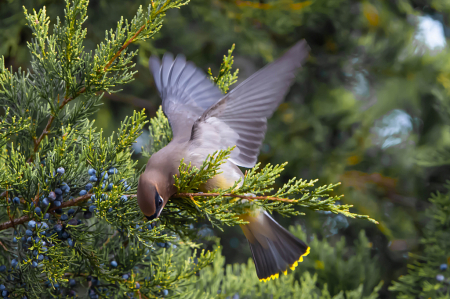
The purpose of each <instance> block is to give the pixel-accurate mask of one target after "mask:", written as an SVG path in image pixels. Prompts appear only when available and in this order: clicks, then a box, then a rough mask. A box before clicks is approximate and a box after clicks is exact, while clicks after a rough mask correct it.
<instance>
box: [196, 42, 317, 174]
mask: <svg viewBox="0 0 450 299" xmlns="http://www.w3.org/2000/svg"><path fill="white" fill-rule="evenodd" d="M308 52H309V47H308V45H307V44H306V42H305V41H304V40H302V41H300V42H298V43H297V44H296V45H294V46H293V47H292V48H291V49H289V50H288V51H287V52H286V53H285V54H284V55H283V56H282V57H280V58H279V59H277V60H276V61H274V62H273V63H271V64H269V65H267V66H266V67H264V68H263V69H261V70H259V71H258V72H256V73H255V74H253V75H252V76H251V77H249V78H248V79H247V80H245V81H244V82H242V83H241V84H240V85H239V86H237V87H236V88H235V89H233V90H232V91H231V92H230V93H228V94H227V95H225V96H224V97H223V98H222V99H221V100H220V101H218V102H217V103H216V104H214V105H213V106H211V107H210V108H209V109H208V110H206V111H205V112H204V113H203V115H202V117H201V118H199V119H198V120H197V121H196V122H195V123H194V127H193V128H192V134H191V140H190V143H191V145H190V146H191V147H192V150H195V148H199V149H202V148H203V149H205V152H206V149H210V151H214V150H218V149H226V148H228V147H230V146H234V145H236V149H235V150H234V151H233V152H232V154H231V157H230V161H231V162H233V163H234V164H236V165H238V166H242V167H249V168H250V167H253V166H254V165H255V164H256V161H257V157H258V154H259V149H260V147H261V144H262V141H263V139H264V135H265V132H266V128H267V118H269V117H270V116H271V115H272V114H273V112H274V111H275V109H276V108H277V107H278V105H279V104H280V102H281V101H282V100H283V98H284V96H285V95H286V93H287V92H288V89H289V87H290V86H291V84H292V83H293V81H294V78H295V74H296V71H297V70H298V69H299V68H300V67H301V65H302V63H303V61H304V60H305V59H306V58H307V57H308Z"/></svg>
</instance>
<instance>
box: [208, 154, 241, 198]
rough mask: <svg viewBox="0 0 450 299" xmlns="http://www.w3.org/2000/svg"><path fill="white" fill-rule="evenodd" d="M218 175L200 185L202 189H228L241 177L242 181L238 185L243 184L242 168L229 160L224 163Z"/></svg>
mask: <svg viewBox="0 0 450 299" xmlns="http://www.w3.org/2000/svg"><path fill="white" fill-rule="evenodd" d="M219 172H221V173H218V174H217V175H216V176H214V177H213V178H211V179H209V180H208V181H207V182H206V183H204V184H202V185H201V186H200V190H201V191H202V192H208V191H210V190H213V189H217V188H220V189H228V188H231V187H233V185H234V183H235V182H236V181H238V180H239V179H240V178H242V179H241V181H240V182H239V184H238V185H237V187H240V186H242V183H243V180H244V175H243V174H242V172H241V170H240V169H239V168H238V167H237V166H236V165H234V164H233V163H231V162H229V161H227V162H226V163H224V164H222V166H221V167H220V170H219Z"/></svg>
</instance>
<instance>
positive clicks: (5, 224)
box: [0, 193, 92, 231]
mask: <svg viewBox="0 0 450 299" xmlns="http://www.w3.org/2000/svg"><path fill="white" fill-rule="evenodd" d="M91 196H92V194H91V193H88V194H86V195H83V196H80V197H77V198H75V199H72V200H68V201H66V202H63V203H62V204H61V205H60V206H59V207H53V208H50V209H49V210H48V212H53V211H54V210H56V209H62V208H66V207H72V206H76V205H79V204H80V203H83V202H84V201H86V200H87V199H89V198H91ZM31 219H33V217H29V216H22V217H20V218H16V219H11V220H10V221H7V222H3V223H2V224H0V231H2V230H5V229H8V228H10V227H13V226H15V225H18V224H22V223H25V222H27V221H29V220H31Z"/></svg>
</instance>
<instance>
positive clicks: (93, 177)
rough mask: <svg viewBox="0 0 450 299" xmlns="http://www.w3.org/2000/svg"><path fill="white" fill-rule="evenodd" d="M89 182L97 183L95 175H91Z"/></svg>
mask: <svg viewBox="0 0 450 299" xmlns="http://www.w3.org/2000/svg"><path fill="white" fill-rule="evenodd" d="M89 181H91V182H97V177H96V176H95V175H92V176H91V177H90V178H89Z"/></svg>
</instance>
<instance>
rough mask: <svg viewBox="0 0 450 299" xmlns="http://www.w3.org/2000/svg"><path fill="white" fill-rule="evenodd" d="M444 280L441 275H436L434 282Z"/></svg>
mask: <svg viewBox="0 0 450 299" xmlns="http://www.w3.org/2000/svg"><path fill="white" fill-rule="evenodd" d="M444 279H445V277H444V275H442V274H438V275H436V280H437V281H444Z"/></svg>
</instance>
